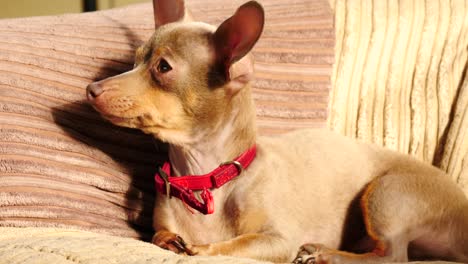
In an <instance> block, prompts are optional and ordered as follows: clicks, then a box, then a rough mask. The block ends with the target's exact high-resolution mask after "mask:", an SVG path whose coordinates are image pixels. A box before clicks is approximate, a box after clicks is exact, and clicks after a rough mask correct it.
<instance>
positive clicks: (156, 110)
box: [87, 0, 264, 144]
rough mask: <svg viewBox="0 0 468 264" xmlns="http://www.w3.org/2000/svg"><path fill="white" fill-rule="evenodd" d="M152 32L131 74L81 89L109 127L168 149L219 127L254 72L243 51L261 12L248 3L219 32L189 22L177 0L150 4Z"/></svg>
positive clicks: (259, 26) (252, 38)
mask: <svg viewBox="0 0 468 264" xmlns="http://www.w3.org/2000/svg"><path fill="white" fill-rule="evenodd" d="M153 4H154V14H155V24H156V31H155V33H154V34H153V36H152V37H151V38H150V40H149V41H148V42H147V43H146V44H144V45H143V46H142V47H140V48H139V49H138V50H137V51H136V56H135V67H134V69H133V70H131V71H129V72H126V73H123V74H121V75H118V76H114V77H111V78H107V79H105V80H102V81H98V82H94V83H92V84H90V85H89V86H88V88H87V96H88V99H89V101H90V102H91V104H92V105H93V107H94V108H95V109H96V110H97V111H99V112H100V113H101V114H102V116H103V117H104V118H106V119H108V120H109V121H111V122H112V123H114V124H116V125H119V126H125V127H131V128H138V129H141V130H143V131H144V132H146V133H149V134H153V135H155V136H156V137H157V138H159V139H161V140H163V141H166V142H169V143H172V144H189V143H190V142H191V141H192V140H194V136H196V135H199V134H200V133H202V132H203V131H204V130H206V131H209V130H210V129H213V127H214V126H216V125H218V124H219V123H220V122H222V119H223V118H225V115H226V112H227V111H229V108H230V107H232V106H231V102H232V100H233V98H235V97H236V96H237V95H238V94H239V92H240V91H241V90H242V89H243V88H244V87H245V86H247V85H248V84H249V82H250V81H251V78H252V75H253V65H252V61H251V59H250V57H249V55H248V52H249V51H250V50H251V49H252V47H253V46H254V44H255V43H256V42H257V40H258V38H259V37H260V34H261V32H262V30H263V22H264V13H263V9H262V7H261V6H260V5H259V4H258V3H257V2H253V1H252V2H248V3H246V4H244V5H242V6H241V7H239V9H238V10H237V11H236V12H235V14H234V15H233V16H232V17H230V18H228V19H227V20H225V21H224V22H223V23H222V24H221V25H220V26H219V27H218V28H215V27H212V26H210V25H208V24H204V23H200V22H192V21H188V20H189V19H188V15H186V11H185V7H184V2H183V0H154V1H153Z"/></svg>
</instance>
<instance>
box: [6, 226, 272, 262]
mask: <svg viewBox="0 0 468 264" xmlns="http://www.w3.org/2000/svg"><path fill="white" fill-rule="evenodd" d="M0 234H1V236H0V264H76V263H80V264H156V263H165V264H172V263H174V264H175V263H177V264H210V263H227V264H231V263H232V264H233V263H245V264H255V263H259V264H260V263H264V262H259V261H255V260H251V259H242V258H231V257H184V256H179V255H176V254H174V253H172V252H170V251H167V250H163V249H161V248H158V247H156V246H154V245H153V244H150V243H145V242H141V241H138V240H135V239H129V238H122V237H116V236H109V235H102V234H96V233H91V232H83V231H76V230H65V229H54V228H0Z"/></svg>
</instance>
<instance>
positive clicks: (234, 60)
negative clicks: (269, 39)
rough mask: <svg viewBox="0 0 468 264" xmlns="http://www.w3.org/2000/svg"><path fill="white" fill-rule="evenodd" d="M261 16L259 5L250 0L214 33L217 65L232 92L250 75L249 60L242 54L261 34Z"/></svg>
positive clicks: (251, 73) (251, 67)
mask: <svg viewBox="0 0 468 264" xmlns="http://www.w3.org/2000/svg"><path fill="white" fill-rule="evenodd" d="M264 20H265V15H264V11H263V8H262V6H261V5H260V4H259V3H257V2H255V1H250V2H247V3H245V4H243V5H242V6H241V7H239V8H238V9H237V11H236V12H235V13H234V15H233V16H232V17H230V18H228V19H227V20H226V21H224V22H223V23H222V24H221V25H220V26H219V27H218V29H217V30H216V32H215V33H214V35H213V40H214V45H215V49H216V59H217V65H219V66H220V67H223V70H224V74H225V78H226V80H227V81H228V87H229V88H230V89H231V90H232V91H231V93H236V92H237V91H238V90H240V88H242V87H244V86H245V84H246V83H247V82H249V81H250V80H251V78H252V75H253V66H252V61H251V60H250V58H248V56H246V57H244V56H245V55H247V53H248V52H249V51H250V50H251V49H252V48H253V46H254V45H255V43H256V42H257V40H258V39H259V38H260V35H261V33H262V31H263V24H264Z"/></svg>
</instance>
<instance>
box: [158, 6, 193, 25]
mask: <svg viewBox="0 0 468 264" xmlns="http://www.w3.org/2000/svg"><path fill="white" fill-rule="evenodd" d="M153 11H154V25H155V27H156V28H158V27H160V26H162V25H164V24H167V23H172V22H177V21H181V20H182V19H184V16H185V13H186V12H185V5H184V0H153Z"/></svg>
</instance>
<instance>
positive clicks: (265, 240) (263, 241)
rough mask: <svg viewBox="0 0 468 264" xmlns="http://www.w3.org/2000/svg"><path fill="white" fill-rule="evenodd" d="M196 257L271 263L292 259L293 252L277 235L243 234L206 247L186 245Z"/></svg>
mask: <svg viewBox="0 0 468 264" xmlns="http://www.w3.org/2000/svg"><path fill="white" fill-rule="evenodd" d="M187 248H188V249H190V250H191V251H192V252H193V253H194V254H196V255H208V256H216V255H225V256H236V257H246V258H254V259H261V260H266V261H273V262H287V261H290V260H292V259H293V257H294V255H293V254H292V253H294V250H292V249H291V246H290V245H288V243H287V241H286V240H285V239H284V238H282V237H281V236H279V235H266V234H261V233H255V234H244V235H240V236H238V237H235V238H233V239H231V240H226V241H222V242H217V243H213V244H207V245H188V246H187Z"/></svg>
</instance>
